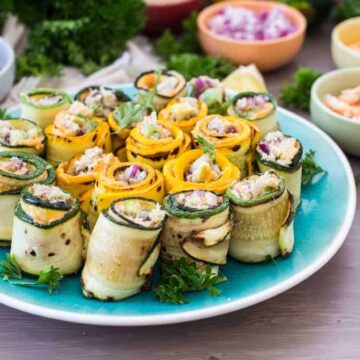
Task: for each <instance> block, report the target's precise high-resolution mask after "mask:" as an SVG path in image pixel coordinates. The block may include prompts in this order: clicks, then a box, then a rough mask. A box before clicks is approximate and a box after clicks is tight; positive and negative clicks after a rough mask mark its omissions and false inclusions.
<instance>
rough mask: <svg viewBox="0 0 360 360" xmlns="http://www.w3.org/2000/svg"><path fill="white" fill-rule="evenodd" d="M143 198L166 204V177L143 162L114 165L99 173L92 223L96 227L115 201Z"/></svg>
mask: <svg viewBox="0 0 360 360" xmlns="http://www.w3.org/2000/svg"><path fill="white" fill-rule="evenodd" d="M134 196H140V197H144V198H147V199H153V200H155V201H158V202H162V200H163V198H164V196H165V186H164V178H163V176H162V174H161V173H160V172H159V171H158V170H154V169H153V168H152V167H151V166H149V165H146V164H142V163H120V162H117V163H112V164H109V165H108V166H107V167H106V168H105V169H104V170H103V171H102V172H100V173H99V174H98V177H97V181H96V183H95V187H94V191H93V193H92V197H91V201H90V213H89V223H90V227H91V228H93V227H94V225H95V222H96V219H97V218H98V216H99V215H100V213H101V211H102V210H104V209H107V208H108V207H109V206H110V204H111V203H112V201H113V200H115V199H121V198H128V197H134Z"/></svg>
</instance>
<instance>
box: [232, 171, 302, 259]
mask: <svg viewBox="0 0 360 360" xmlns="http://www.w3.org/2000/svg"><path fill="white" fill-rule="evenodd" d="M226 195H227V196H228V197H229V198H230V202H231V206H232V209H233V211H234V226H233V230H232V234H231V240H230V250H229V253H230V255H231V256H232V257H233V258H235V259H237V260H241V261H245V262H251V263H256V262H261V261H265V260H269V259H272V258H275V257H276V256H278V255H282V256H287V255H288V254H290V253H291V252H292V250H293V247H294V229H293V221H294V214H295V208H294V201H293V197H292V195H291V193H290V192H289V191H288V190H286V188H285V182H284V180H283V179H281V178H280V177H279V176H278V175H277V174H276V173H275V172H273V171H267V172H265V173H264V174H252V175H250V176H249V177H248V178H246V179H244V180H242V181H240V182H238V183H236V184H234V185H233V186H231V187H230V188H229V189H228V191H227V192H226Z"/></svg>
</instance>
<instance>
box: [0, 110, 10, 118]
mask: <svg viewBox="0 0 360 360" xmlns="http://www.w3.org/2000/svg"><path fill="white" fill-rule="evenodd" d="M6 119H10V114H8V112H7V110H6V109H3V108H0V120H6Z"/></svg>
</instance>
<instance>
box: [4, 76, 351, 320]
mask: <svg viewBox="0 0 360 360" xmlns="http://www.w3.org/2000/svg"><path fill="white" fill-rule="evenodd" d="M9 115H10V116H9V118H7V119H3V120H1V122H0V206H1V208H2V216H1V219H0V239H1V246H2V248H1V250H0V258H1V264H0V271H1V274H2V277H3V280H0V302H1V303H3V304H5V305H8V306H10V307H13V308H16V309H19V310H22V311H25V312H29V313H32V314H36V315H40V316H45V317H49V318H54V319H59V320H65V321H72V322H80V323H87V324H98V325H132V326H135V325H158V324H168V323H177V322H185V321H192V320H197V319H203V318H208V317H212V316H217V315H220V314H225V313H229V312H231V311H235V310H239V309H243V308H245V307H248V306H250V305H254V304H256V303H259V302H261V301H264V300H266V299H269V298H271V297H273V296H276V295H278V294H280V293H282V292H284V291H286V290H287V289H289V288H291V287H293V286H295V285H297V284H298V283H300V282H302V281H303V280H305V279H306V278H308V277H309V276H311V275H312V274H314V273H315V272H316V271H318V270H319V269H320V268H321V267H322V266H323V265H325V264H326V263H327V262H328V261H329V260H330V259H331V257H332V256H333V255H334V254H335V253H336V252H337V250H338V249H339V248H340V246H341V245H342V243H343V242H344V240H345V238H346V236H347V234H348V232H349V229H350V226H351V223H352V221H353V217H354V213H355V207H356V192H355V184H354V177H353V174H352V170H351V168H350V166H349V163H348V161H347V159H346V157H345V156H344V154H343V153H342V151H341V150H340V149H339V147H338V146H337V145H336V144H335V143H334V142H333V141H332V140H331V139H330V138H329V137H328V136H327V135H326V134H325V133H323V132H322V131H321V130H319V129H318V128H317V127H316V126H314V125H312V124H311V123H310V122H308V121H306V120H305V119H303V118H301V117H299V116H297V115H295V114H293V113H291V112H289V111H287V110H284V109H282V108H279V107H277V103H276V99H275V98H274V97H273V96H272V95H271V94H268V93H254V92H247V93H240V94H229V93H228V92H227V91H226V90H225V89H224V88H223V86H222V85H221V83H220V82H219V81H217V80H216V79H211V78H209V77H207V76H201V77H199V78H196V79H192V80H190V81H186V80H185V78H184V77H183V76H182V75H181V74H179V73H176V72H172V71H166V70H164V71H161V72H160V71H150V72H147V73H144V74H141V75H140V76H139V77H138V78H137V79H136V81H135V83H134V84H127V85H121V86H114V87H99V86H91V87H89V88H86V89H83V90H81V91H80V92H79V93H77V94H75V95H73V94H72V95H69V94H66V93H64V92H62V91H59V90H56V89H34V90H31V91H29V92H27V93H24V94H23V95H22V96H21V100H20V104H19V107H18V108H15V109H12V111H11V112H10V114H9ZM315 156H316V162H315V160H314V157H315ZM329 159H331V161H329Z"/></svg>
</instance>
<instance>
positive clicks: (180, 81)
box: [135, 70, 186, 110]
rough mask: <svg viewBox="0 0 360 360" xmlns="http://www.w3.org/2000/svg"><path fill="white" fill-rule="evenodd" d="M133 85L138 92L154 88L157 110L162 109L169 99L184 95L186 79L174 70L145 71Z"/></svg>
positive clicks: (154, 101)
mask: <svg viewBox="0 0 360 360" xmlns="http://www.w3.org/2000/svg"><path fill="white" fill-rule="evenodd" d="M135 87H136V88H137V89H138V90H139V91H140V92H147V91H151V90H153V89H155V97H154V100H153V103H154V106H155V108H156V109H157V110H161V109H163V108H164V107H165V106H166V105H167V104H168V103H169V101H170V100H172V99H175V98H179V97H182V96H185V95H186V79H185V78H184V77H183V76H182V75H181V74H179V73H178V72H176V71H169V70H162V71H160V72H157V71H155V70H152V71H147V72H144V73H142V74H140V75H139V76H138V78H137V79H136V80H135Z"/></svg>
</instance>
